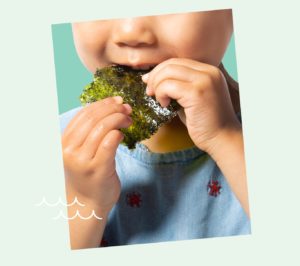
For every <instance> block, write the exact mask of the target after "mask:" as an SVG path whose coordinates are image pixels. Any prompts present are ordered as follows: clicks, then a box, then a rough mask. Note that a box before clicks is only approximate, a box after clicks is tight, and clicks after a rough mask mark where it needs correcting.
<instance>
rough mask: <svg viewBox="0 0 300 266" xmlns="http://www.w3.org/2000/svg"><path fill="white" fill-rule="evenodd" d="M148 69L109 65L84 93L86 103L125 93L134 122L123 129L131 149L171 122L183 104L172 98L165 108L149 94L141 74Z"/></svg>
mask: <svg viewBox="0 0 300 266" xmlns="http://www.w3.org/2000/svg"><path fill="white" fill-rule="evenodd" d="M147 72H149V70H148V71H143V70H135V69H132V68H130V67H128V66H120V65H118V66H109V67H105V68H102V69H97V70H96V73H95V74H94V80H93V82H91V83H90V84H88V85H87V86H86V87H85V89H84V90H83V92H82V94H81V95H80V101H81V103H82V104H83V105H85V104H87V103H92V102H95V101H98V100H101V99H104V98H107V97H112V96H121V97H122V98H123V102H124V103H128V104H129V105H130V106H131V107H132V114H131V118H132V120H133V123H132V125H131V126H130V127H129V128H122V129H120V130H121V131H122V133H123V134H124V139H123V141H122V143H123V144H125V145H126V146H127V147H128V148H129V149H134V148H135V145H136V143H137V142H139V141H142V140H145V139H148V138H150V137H151V136H152V135H153V134H154V133H155V132H156V131H157V130H158V128H159V127H160V126H162V125H163V124H165V123H167V122H169V121H171V120H172V119H173V118H174V117H175V116H176V115H177V110H179V107H180V106H179V104H178V103H177V102H176V101H175V100H172V101H171V103H170V105H169V106H167V107H164V108H163V107H161V105H160V104H159V102H158V101H156V100H155V98H154V97H152V96H148V95H147V94H146V84H145V83H144V82H143V81H142V78H141V76H142V75H143V74H145V73H147Z"/></svg>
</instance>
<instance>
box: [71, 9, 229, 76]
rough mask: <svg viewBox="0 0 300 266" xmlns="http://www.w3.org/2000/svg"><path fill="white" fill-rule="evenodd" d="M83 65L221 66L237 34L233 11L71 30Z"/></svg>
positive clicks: (110, 22) (96, 24)
mask: <svg viewBox="0 0 300 266" xmlns="http://www.w3.org/2000/svg"><path fill="white" fill-rule="evenodd" d="M72 29H73V35H74V41H75V46H76V49H77V52H78V55H79V57H80V58H81V60H82V62H83V64H84V65H85V66H86V67H87V68H88V69H89V70H90V71H91V72H92V73H94V72H95V70H96V68H98V67H104V66H107V65H111V64H122V65H129V66H132V67H136V68H143V67H144V68H145V67H147V66H153V65H157V64H159V63H161V62H162V61H165V60H166V59H169V58H174V57H180V58H190V59H193V60H197V61H200V62H203V63H207V64H211V65H214V66H218V65H219V64H220V62H221V60H222V57H223V55H224V52H225V50H226V48H227V45H228V42H229V40H230V37H231V34H232V16H231V10H221V11H210V12H195V13H186V14H175V15H162V16H151V17H137V18H128V19H118V20H100V21H93V22H81V23H74V24H73V25H72Z"/></svg>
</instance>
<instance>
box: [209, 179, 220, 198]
mask: <svg viewBox="0 0 300 266" xmlns="http://www.w3.org/2000/svg"><path fill="white" fill-rule="evenodd" d="M221 188H222V186H221V185H219V182H218V181H217V180H210V181H209V182H208V185H207V189H208V194H209V195H210V196H213V197H217V196H218V195H219V194H220V193H221Z"/></svg>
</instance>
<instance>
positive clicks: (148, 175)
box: [60, 107, 250, 246]
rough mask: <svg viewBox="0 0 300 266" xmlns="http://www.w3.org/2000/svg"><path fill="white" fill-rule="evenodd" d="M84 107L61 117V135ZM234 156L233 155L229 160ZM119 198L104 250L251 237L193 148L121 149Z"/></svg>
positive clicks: (218, 177) (218, 179) (218, 178)
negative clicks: (157, 150) (156, 243)
mask: <svg viewBox="0 0 300 266" xmlns="http://www.w3.org/2000/svg"><path fill="white" fill-rule="evenodd" d="M81 108H82V107H79V108H75V109H73V110H71V111H68V112H66V113H64V114H62V115H60V128H61V132H63V130H64V129H65V128H66V126H67V125H68V123H69V122H70V121H71V119H72V118H73V117H74V116H75V115H76V113H77V112H78V111H79V110H80V109H81ZM228 156H230V155H228ZM116 171H117V173H118V175H119V178H120V182H121V188H122V189H121V195H120V198H119V200H118V202H117V204H116V205H115V206H114V207H113V209H112V210H111V212H110V214H109V217H108V220H107V224H106V227H105V231H104V234H103V239H102V242H101V246H118V245H128V244H141V243H155V242H164V241H176V240H188V239H198V238H208V237H222V236H233V235H245V234H250V220H249V218H248V217H247V215H246V214H245V212H244V210H243V209H242V207H241V205H240V203H239V201H238V200H237V198H236V197H235V195H234V194H233V192H232V191H231V189H230V187H229V185H228V183H227V181H226V179H225V178H224V176H223V174H222V173H221V172H220V170H219V168H218V167H217V166H216V164H215V162H214V161H213V160H212V159H211V158H210V156H209V155H208V154H207V153H205V152H203V151H201V150H199V149H198V148H197V147H192V148H189V149H185V150H180V151H176V152H169V153H162V154H160V153H153V152H150V151H149V150H148V149H147V147H146V146H144V145H143V144H141V143H138V144H137V145H136V148H135V149H134V150H129V149H128V148H127V147H126V146H124V145H122V144H120V145H119V147H118V149H117V153H116Z"/></svg>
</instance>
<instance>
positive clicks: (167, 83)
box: [155, 79, 192, 108]
mask: <svg viewBox="0 0 300 266" xmlns="http://www.w3.org/2000/svg"><path fill="white" fill-rule="evenodd" d="M190 87H191V84H190V83H188V82H183V81H179V80H174V79H166V80H164V81H162V82H161V83H160V84H159V86H158V87H156V89H155V98H156V100H157V101H158V102H159V103H160V105H161V106H162V107H167V106H168V105H169V104H170V99H174V100H177V102H178V103H179V104H180V105H181V106H182V107H184V108H186V107H188V100H186V99H189V98H190V96H189V94H190V93H191V92H192V90H191V89H190Z"/></svg>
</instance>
